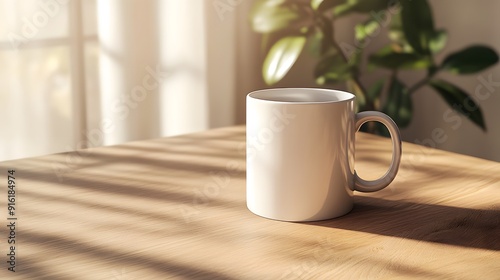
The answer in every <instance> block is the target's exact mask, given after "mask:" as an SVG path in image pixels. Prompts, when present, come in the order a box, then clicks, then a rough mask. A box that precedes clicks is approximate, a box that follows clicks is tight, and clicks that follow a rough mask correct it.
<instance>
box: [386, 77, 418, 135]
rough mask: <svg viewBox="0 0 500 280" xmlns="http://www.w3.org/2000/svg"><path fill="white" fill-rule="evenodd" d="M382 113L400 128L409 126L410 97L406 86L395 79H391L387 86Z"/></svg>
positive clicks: (410, 113) (411, 108)
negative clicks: (387, 92) (387, 90)
mask: <svg viewBox="0 0 500 280" xmlns="http://www.w3.org/2000/svg"><path fill="white" fill-rule="evenodd" d="M382 111H384V112H385V113H386V114H387V115H389V117H391V118H392V119H393V120H394V121H395V122H396V123H397V124H398V126H399V127H401V128H403V127H406V126H408V124H410V121H411V117H412V113H413V104H412V101H411V96H410V94H409V93H408V89H407V88H406V86H405V85H404V84H403V83H402V82H401V81H399V80H398V79H397V78H394V79H392V82H391V84H390V86H389V95H388V96H387V100H386V103H385V106H384V108H383V109H382Z"/></svg>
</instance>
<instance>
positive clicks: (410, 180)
mask: <svg viewBox="0 0 500 280" xmlns="http://www.w3.org/2000/svg"><path fill="white" fill-rule="evenodd" d="M244 143H245V127H243V126H239V127H229V128H223V129H215V130H210V131H206V132H202V133H197V134H191V135H185V136H180V137H173V138H164V139H156V140H148V141H139V142H132V143H127V144H124V145H119V146H113V147H101V148H95V149H90V150H85V151H80V152H73V153H66V154H55V155H49V156H44V157H37V158H29V159H23V160H16V161H7V162H2V163H1V164H0V167H1V168H0V172H1V174H0V178H1V179H0V182H1V189H2V196H4V197H3V198H2V199H1V201H2V203H1V206H0V207H1V208H2V212H1V213H2V220H3V223H4V224H5V225H2V226H1V228H2V232H1V236H2V239H1V241H0V246H1V247H0V250H1V255H2V257H1V263H2V269H1V270H0V278H1V279H51V280H57V279H72V280H74V279H167V278H180V279H395V278H409V279H418V278H421V279H431V278H433V279H500V164H499V163H496V162H491V161H486V160H482V159H477V158H473V157H468V156H463V155H458V154H453V153H449V152H444V151H439V150H434V149H429V148H425V147H421V146H417V145H414V144H410V143H404V146H403V153H404V155H403V160H402V166H401V168H400V172H399V175H398V177H397V178H396V180H395V181H394V182H393V183H392V184H391V186H390V187H388V188H386V189H385V190H383V191H380V192H377V193H372V194H362V193H355V207H354V209H353V211H352V212H351V213H350V214H348V215H346V216H343V217H340V218H337V219H332V220H328V221H321V222H311V223H289V222H278V221H273V220H268V219H264V218H261V217H258V216H256V215H254V214H252V213H250V212H249V211H248V210H247V208H246V206H245V148H244V147H245V144H244ZM356 145H357V165H356V169H357V170H358V172H359V173H361V175H362V176H364V177H365V178H367V179H368V178H370V177H377V176H378V175H381V174H382V173H384V172H385V169H386V167H387V166H388V164H389V160H390V149H391V148H390V143H389V141H388V140H387V139H384V138H379V137H375V136H371V135H366V134H362V133H358V134H357V144H356ZM10 169H15V184H16V187H15V189H16V210H15V213H14V215H13V217H15V218H17V220H15V222H16V229H15V234H16V237H15V238H16V244H15V246H16V272H15V273H12V272H10V271H8V270H7V267H8V266H9V264H8V263H6V260H7V258H8V256H6V254H8V253H9V250H8V249H9V246H10V245H9V244H7V240H8V238H7V236H8V235H9V232H8V227H6V225H7V224H8V223H9V222H10V221H12V220H10V221H8V220H7V217H8V215H7V206H6V203H5V202H6V200H7V191H6V190H7V175H8V174H7V172H8V170H10Z"/></svg>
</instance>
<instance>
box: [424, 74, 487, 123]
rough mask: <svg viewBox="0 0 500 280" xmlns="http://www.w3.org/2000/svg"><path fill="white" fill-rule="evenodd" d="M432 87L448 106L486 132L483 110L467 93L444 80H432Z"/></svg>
mask: <svg viewBox="0 0 500 280" xmlns="http://www.w3.org/2000/svg"><path fill="white" fill-rule="evenodd" d="M430 85H431V86H432V87H433V88H434V89H435V90H436V91H437V92H438V93H439V95H441V97H442V98H443V99H444V100H445V101H446V103H448V105H450V106H451V107H452V108H453V109H455V110H456V111H457V112H459V113H460V114H462V115H464V116H466V117H467V118H468V119H469V120H471V121H472V122H473V123H475V124H476V125H478V126H479V127H481V128H482V129H483V130H484V131H486V125H485V124H484V119H483V113H482V112H481V108H479V105H478V104H476V102H474V100H473V99H472V98H471V97H470V96H469V95H468V94H467V93H465V92H464V91H463V90H462V89H460V88H458V87H457V86H455V85H452V84H450V83H448V82H446V81H443V80H432V81H430Z"/></svg>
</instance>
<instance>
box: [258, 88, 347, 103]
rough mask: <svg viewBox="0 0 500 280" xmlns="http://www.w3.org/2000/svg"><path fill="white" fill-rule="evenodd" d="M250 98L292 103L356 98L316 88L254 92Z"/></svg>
mask: <svg viewBox="0 0 500 280" xmlns="http://www.w3.org/2000/svg"><path fill="white" fill-rule="evenodd" d="M248 96H249V97H251V98H255V99H261V100H268V101H276V102H292V103H294V102H298V103H310V102H311V103H318V102H341V101H347V100H351V99H353V98H354V95H352V94H351V93H348V92H344V91H339V90H330V89H315V88H276V89H265V90H258V91H254V92H252V93H250V94H249V95H248Z"/></svg>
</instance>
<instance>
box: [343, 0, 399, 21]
mask: <svg viewBox="0 0 500 280" xmlns="http://www.w3.org/2000/svg"><path fill="white" fill-rule="evenodd" d="M392 3H394V1H393V0H347V1H345V3H344V4H341V5H338V6H336V7H335V9H334V15H335V16H336V17H341V16H344V15H348V14H350V13H370V12H377V11H380V10H385V9H387V8H388V7H390V6H391V4H392Z"/></svg>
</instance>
